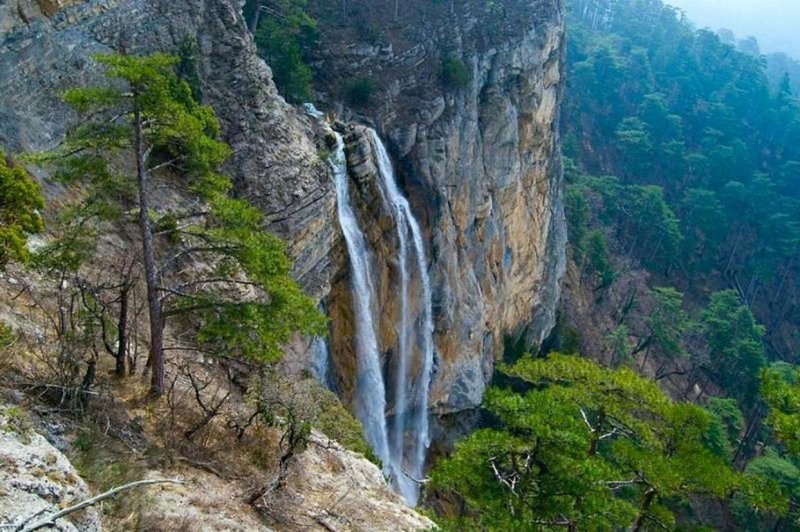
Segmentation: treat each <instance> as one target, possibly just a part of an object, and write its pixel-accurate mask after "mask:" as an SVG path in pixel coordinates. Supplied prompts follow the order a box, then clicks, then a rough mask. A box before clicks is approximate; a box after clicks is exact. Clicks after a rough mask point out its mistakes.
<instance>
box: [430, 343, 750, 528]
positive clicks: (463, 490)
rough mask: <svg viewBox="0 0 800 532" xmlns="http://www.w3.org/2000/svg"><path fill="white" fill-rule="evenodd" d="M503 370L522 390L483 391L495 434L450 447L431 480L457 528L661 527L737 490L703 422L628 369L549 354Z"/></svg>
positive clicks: (704, 416)
mask: <svg viewBox="0 0 800 532" xmlns="http://www.w3.org/2000/svg"><path fill="white" fill-rule="evenodd" d="M504 371H506V372H507V374H508V376H510V377H513V378H515V379H518V380H519V385H517V386H515V388H514V390H520V389H525V390H527V391H525V392H518V391H514V390H511V389H498V388H493V389H491V390H490V391H489V392H488V393H487V396H486V403H485V407H486V408H487V409H488V410H489V411H490V412H491V413H492V414H493V415H494V416H496V418H497V423H496V428H489V429H483V430H479V431H477V432H476V433H474V434H473V435H471V436H469V437H468V438H466V439H465V440H463V441H461V442H459V443H458V444H457V446H456V451H455V452H454V453H453V455H452V456H451V457H448V458H446V459H444V460H442V461H441V462H439V464H437V466H436V467H435V468H434V471H433V473H432V479H433V484H434V486H435V487H437V488H439V489H444V490H447V491H450V492H452V493H454V494H457V495H458V496H459V497H460V498H462V499H463V501H464V503H465V504H466V507H467V512H466V513H464V514H463V515H460V516H449V517H450V518H455V519H456V521H457V522H458V523H459V525H461V526H463V527H464V528H467V529H471V528H479V529H480V528H487V527H488V528H490V529H496V530H517V529H520V527H521V526H522V525H521V524H522V523H527V524H535V525H536V527H537V528H541V529H545V530H549V529H555V528H558V527H561V526H568V525H569V526H573V527H576V528H577V529H581V530H584V529H585V530H598V529H599V530H607V529H621V528H625V527H627V526H630V525H631V524H632V523H633V522H634V521H638V520H640V519H641V520H643V521H644V522H647V521H652V522H661V523H666V524H667V526H669V524H670V523H673V522H674V518H673V517H672V512H673V510H674V504H675V502H676V501H679V500H685V499H686V498H687V497H689V496H690V495H691V496H713V497H724V496H726V495H728V494H730V493H732V491H733V490H734V489H735V488H736V486H737V485H738V476H737V475H736V474H735V473H734V472H733V471H732V470H731V469H730V468H729V467H728V466H727V465H726V464H725V462H724V460H723V459H721V458H720V457H718V456H716V455H715V454H714V452H713V450H712V449H710V448H709V447H708V446H707V445H706V443H705V435H706V433H707V431H708V429H709V426H710V424H711V422H712V416H711V415H710V414H709V413H708V412H706V411H704V410H703V409H702V408H700V407H697V406H694V405H689V404H683V403H674V402H672V401H670V400H669V398H667V397H666V395H665V394H664V393H663V392H662V391H661V390H660V389H659V388H658V386H657V385H656V384H655V383H654V382H652V381H649V380H646V379H644V378H642V377H639V376H638V375H636V374H635V373H634V372H633V371H630V370H627V369H620V370H609V369H603V368H601V367H599V366H597V365H596V364H594V363H593V362H590V361H588V360H585V359H581V358H577V357H571V356H565V355H559V354H552V355H550V356H549V357H548V358H547V359H532V358H525V359H523V360H521V361H520V362H518V363H517V364H515V365H513V366H510V367H505V368H504ZM523 385H524V386H523Z"/></svg>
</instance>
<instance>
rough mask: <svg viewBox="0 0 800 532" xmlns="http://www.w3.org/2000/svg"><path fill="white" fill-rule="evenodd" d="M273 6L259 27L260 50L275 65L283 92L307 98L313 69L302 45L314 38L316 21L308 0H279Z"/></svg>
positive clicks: (290, 96) (297, 99) (296, 98)
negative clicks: (308, 10)
mask: <svg viewBox="0 0 800 532" xmlns="http://www.w3.org/2000/svg"><path fill="white" fill-rule="evenodd" d="M270 7H271V10H270V11H269V12H266V13H264V14H263V15H262V16H261V18H260V21H259V24H258V28H257V29H256V34H255V40H256V45H257V46H258V51H259V53H260V54H261V56H262V57H263V58H264V59H265V60H266V61H267V64H268V65H269V66H270V68H271V69H272V76H273V80H274V81H275V85H276V86H277V87H278V90H279V91H280V92H281V94H282V95H283V96H284V97H285V98H286V99H287V100H289V101H291V102H303V101H308V100H310V99H311V98H312V78H313V73H312V71H311V67H309V66H308V64H306V62H305V59H304V57H303V49H304V47H308V46H309V45H310V43H311V42H313V40H314V38H315V29H316V25H317V23H316V21H315V20H314V19H313V18H311V17H310V16H309V15H308V14H307V13H306V1H305V0H277V1H275V2H271V5H270Z"/></svg>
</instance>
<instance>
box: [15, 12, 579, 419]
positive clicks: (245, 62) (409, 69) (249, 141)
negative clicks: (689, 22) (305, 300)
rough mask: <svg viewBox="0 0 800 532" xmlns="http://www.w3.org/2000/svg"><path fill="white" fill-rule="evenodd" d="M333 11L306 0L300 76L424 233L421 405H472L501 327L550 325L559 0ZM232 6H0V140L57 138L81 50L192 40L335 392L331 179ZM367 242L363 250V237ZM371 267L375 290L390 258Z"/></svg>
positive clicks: (347, 371) (381, 220) (342, 366)
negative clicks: (305, 307) (387, 165)
mask: <svg viewBox="0 0 800 532" xmlns="http://www.w3.org/2000/svg"><path fill="white" fill-rule="evenodd" d="M345 4H346V5H347V6H348V12H347V13H346V14H345V17H344V20H345V21H346V24H342V22H341V21H342V18H341V17H339V14H338V13H336V11H337V10H338V7H339V3H338V2H337V3H331V2H328V1H327V0H315V1H313V2H311V6H312V8H313V9H314V10H315V15H316V16H317V17H318V18H319V20H320V33H321V37H320V46H319V52H318V57H317V58H315V61H314V65H313V66H314V67H315V70H316V71H317V72H318V79H317V87H318V88H319V89H320V90H321V91H322V92H321V94H320V96H321V99H322V100H323V102H325V103H326V104H327V106H328V107H329V108H330V109H334V110H336V111H337V112H338V114H339V115H340V116H341V117H342V118H344V119H347V120H350V121H352V122H366V123H371V124H373V125H375V126H376V127H377V129H378V130H379V131H380V133H381V134H382V136H383V137H384V138H385V139H386V140H387V143H388V144H389V147H390V149H391V151H392V154H393V156H394V158H395V160H396V162H397V163H398V174H399V178H400V181H401V183H400V184H401V186H402V188H403V189H404V191H405V193H406V194H407V196H408V197H409V200H410V201H411V204H412V206H413V209H414V211H415V213H416V214H417V216H418V217H419V219H420V222H421V225H422V226H423V228H424V230H425V232H426V237H427V238H426V240H427V241H428V242H429V243H430V246H429V255H430V260H431V264H432V266H431V277H432V281H433V288H434V314H435V323H436V333H435V335H436V338H435V342H436V348H437V349H436V350H437V360H436V377H435V381H434V389H433V403H432V404H433V405H434V407H435V409H436V410H437V411H438V412H440V413H446V412H452V411H458V410H461V409H465V408H470V407H474V406H476V405H478V404H479V403H480V400H481V398H482V395H483V391H484V388H485V383H486V382H487V380H488V378H489V376H490V374H491V368H492V366H493V362H494V360H495V359H496V357H497V356H498V354H499V353H500V352H501V349H502V344H503V340H504V335H506V334H509V335H512V336H517V337H519V336H520V335H523V334H524V335H526V337H527V340H528V341H529V343H531V344H535V343H537V342H539V341H540V340H541V339H542V337H543V336H544V335H545V334H546V333H547V331H548V330H549V329H550V327H551V326H552V323H553V313H554V309H555V307H556V300H557V297H558V280H559V278H560V276H561V275H562V272H563V268H564V266H563V264H564V255H563V254H564V240H565V226H564V221H563V212H562V206H561V198H560V176H561V168H560V166H561V164H560V159H559V155H558V152H559V150H558V137H557V122H558V104H559V101H560V93H561V89H562V66H563V53H564V47H563V36H564V28H563V19H562V9H563V5H562V4H563V2H562V0H502V1H496V2H485V1H483V0H459V1H456V0H453V1H450V2H433V1H431V0H409V1H406V2H402V3H401V4H400V6H399V7H400V9H399V11H398V14H397V20H395V15H394V9H393V8H394V3H393V2H388V1H383V0H381V1H379V2H373V1H367V0H349V1H348V2H345ZM240 9H241V2H240V1H238V0H184V1H183V2H165V1H163V0H7V1H5V2H3V3H2V5H0V145H2V146H4V147H5V148H7V149H9V150H11V151H19V150H32V149H33V150H35V149H42V148H46V147H50V146H53V145H54V144H55V143H57V142H58V141H59V140H60V139H61V138H62V136H63V134H64V132H65V131H66V129H67V128H68V127H69V126H70V124H72V123H74V118H75V117H74V116H73V115H72V114H71V113H70V111H69V110H68V108H67V107H66V106H64V105H63V104H62V103H61V102H60V101H59V99H58V94H59V93H60V92H61V91H62V90H63V89H65V88H68V87H71V86H75V85H85V84H91V83H97V82H99V81H100V80H101V73H100V71H99V70H98V68H97V67H96V65H95V64H94V63H93V61H92V60H91V54H93V53H97V52H107V51H111V50H118V51H127V52H130V53H147V52H152V51H156V50H159V51H170V50H175V49H176V48H177V47H178V45H179V43H181V41H182V40H183V39H185V38H186V37H190V38H193V39H195V40H196V41H197V43H198V45H199V48H200V54H199V65H198V66H199V70H200V76H201V78H202V82H203V90H204V94H205V100H206V103H209V104H211V105H212V106H213V107H214V109H215V111H216V112H217V115H218V116H219V117H220V120H221V123H222V127H223V133H224V137H225V139H226V140H227V141H228V142H229V143H230V144H231V145H232V147H233V149H234V155H233V157H232V158H231V160H230V161H229V163H228V168H227V170H228V171H229V173H230V174H231V175H233V176H234V178H235V180H236V183H237V186H238V189H239V191H240V192H241V193H243V194H244V195H246V196H248V197H250V198H252V199H253V200H254V201H255V202H256V203H257V204H258V205H259V206H260V207H261V208H262V209H263V210H264V212H265V213H266V215H267V219H268V221H269V229H271V230H273V231H275V232H276V233H278V234H279V235H281V236H283V237H284V238H285V239H286V240H287V242H288V245H289V251H290V253H291V255H292V256H293V258H294V259H295V263H296V271H295V273H296V275H297V276H298V278H299V279H300V280H301V282H302V283H303V284H304V286H305V287H306V288H307V289H309V290H310V291H311V292H312V293H313V294H315V295H316V296H317V297H320V298H325V299H326V300H327V301H328V303H329V305H330V308H331V313H332V318H333V320H334V325H336V326H337V327H335V329H336V331H339V333H337V334H335V335H334V343H333V345H332V347H333V349H332V351H333V352H334V355H335V357H336V360H335V366H336V367H338V369H339V370H340V371H339V377H340V381H341V382H340V385H341V387H342V389H343V390H344V391H345V392H346V391H347V390H348V389H350V388H352V382H353V379H354V378H355V363H354V359H353V357H354V355H353V353H352V347H350V346H351V345H352V338H349V337H348V336H347V334H346V333H347V331H348V329H349V330H350V331H352V326H348V320H350V321H352V316H351V315H350V316H348V313H349V311H348V310H347V309H349V308H351V305H349V303H348V302H349V297H350V296H349V291H348V289H347V282H348V279H347V257H346V254H345V252H344V246H343V245H342V243H341V235H340V230H339V228H338V226H337V224H336V222H335V220H336V216H335V194H334V191H333V184H332V182H331V178H330V175H329V172H328V170H327V166H326V164H325V162H324V161H323V160H322V159H321V158H320V156H319V155H318V146H317V140H316V139H318V138H319V135H318V132H316V131H314V128H315V126H314V124H312V122H311V121H309V119H308V118H307V117H306V116H305V114H304V113H302V112H301V111H298V110H297V109H296V108H294V107H292V106H289V105H287V104H286V103H285V102H284V101H283V99H282V98H281V97H280V96H279V95H278V94H277V91H276V89H275V85H274V84H273V83H272V80H271V72H270V70H269V68H268V67H267V66H266V65H265V64H264V63H263V61H261V60H260V59H258V58H257V56H256V54H255V47H254V44H253V41H252V39H251V38H250V36H249V34H248V33H247V31H246V28H245V26H244V22H243V21H242V18H241V13H240ZM446 57H450V58H456V59H458V60H460V61H462V62H463V63H464V65H465V66H466V67H467V69H468V71H469V73H470V78H471V80H470V81H469V83H468V84H467V85H466V86H464V87H455V86H449V87H448V86H445V84H443V83H442V80H441V65H442V62H443V59H445V58H446ZM358 78H371V79H373V80H374V81H375V82H376V84H377V91H376V92H375V94H373V95H372V98H371V103H369V104H367V105H366V106H364V107H357V106H355V105H352V104H348V105H347V106H345V105H342V102H345V101H347V100H348V98H347V92H348V91H347V90H346V88H347V86H348V82H351V81H352V80H354V79H358ZM360 142H361V141H359V133H358V132H353V135H352V137H351V138H350V139H349V146H350V149H349V154H348V156H349V158H350V159H353V158H354V157H355V159H358V157H359V156H358V150H357V146H358V145H359V143H360ZM361 144H362V146H363V143H361ZM362 151H363V150H362ZM362 155H363V158H364V159H365V160H364V161H363V163H364V164H362V165H361V167H360V168H353V171H354V174H355V177H356V178H357V179H360V180H361V183H362V184H363V185H362V186H361V189H362V190H360V193H363V194H366V195H362V196H360V197H362V199H363V200H364V201H363V204H362V205H361V210H362V213H361V214H362V218H363V219H364V220H373V221H374V222H373V223H372V225H371V226H370V239H371V240H372V242H373V244H376V243H379V242H381V241H385V240H386V239H388V238H390V236H389V235H391V234H392V231H391V228H390V227H389V226H387V225H386V224H388V223H389V221H388V219H387V217H386V216H385V215H384V214H381V213H380V212H379V211H377V210H376V205H375V202H374V201H373V202H372V203H370V200H369V193H370V192H369V189H370V186H373V185H370V184H369V183H370V180H373V181H374V178H375V176H374V168H375V165H374V164H373V163H371V162H370V161H368V160H366V159H368V157H369V154H366V153H362ZM354 164H355V165H356V166H358V164H357V163H354ZM373 192H374V187H373ZM373 196H374V195H373ZM370 216H371V217H370ZM374 247H375V249H377V250H378V251H377V253H378V254H380V253H381V251H380V250H381V246H374ZM384 247H385V248H386V249H388V248H389V247H390V246H388V245H386V246H384ZM377 258H378V259H385V258H386V257H381V256H379V257H377ZM382 275H384V277H386V279H387V282H386V283H385V285H386V286H387V287H388V286H389V285H390V283H389V282H388V278H389V276H391V275H392V270H391V265H389V266H388V267H387V268H386V269H385V271H384V273H383V274H382ZM381 299H382V313H383V315H384V319H383V320H382V322H383V323H384V324H385V325H384V328H383V330H381V332H380V336H381V337H382V339H383V340H384V343H385V345H389V344H391V343H392V338H393V335H394V332H393V325H392V324H393V323H395V322H396V320H395V319H394V318H396V313H397V304H396V301H394V299H393V298H392V294H391V293H390V292H389V290H388V288H387V289H384V290H383V294H382V296H381ZM337 337H338V338H339V339H338V340H337Z"/></svg>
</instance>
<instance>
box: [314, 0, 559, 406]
mask: <svg viewBox="0 0 800 532" xmlns="http://www.w3.org/2000/svg"><path fill="white" fill-rule="evenodd" d="M347 4H349V5H348V8H347V9H348V12H347V13H341V12H339V13H333V12H332V11H333V8H332V7H331V6H329V5H328V3H327V2H321V1H320V2H312V8H313V9H314V10H316V15H317V16H318V18H319V19H320V20H321V21H322V22H323V24H322V26H321V41H322V42H321V46H319V50H320V52H319V54H318V57H317V58H316V63H315V69H316V72H317V73H318V80H317V82H318V87H319V88H320V89H321V90H322V91H323V94H322V95H321V96H322V97H323V99H324V100H326V101H327V102H328V105H329V106H330V107H332V108H334V109H336V110H337V113H338V114H339V115H341V116H343V117H345V118H347V119H349V120H351V121H354V122H359V121H360V122H367V123H372V124H374V125H376V126H377V128H378V130H379V131H380V132H381V133H382V134H383V136H384V137H385V138H386V139H387V140H388V143H389V144H390V147H391V148H392V151H393V155H394V157H395V159H396V162H397V164H398V167H399V168H398V170H399V172H398V173H399V178H400V179H401V180H402V181H403V185H404V189H405V193H406V194H407V195H408V197H409V199H410V201H411V203H412V205H413V208H414V211H415V213H416V215H417V217H418V218H420V219H421V221H422V224H423V226H424V228H425V230H426V232H427V236H428V238H429V241H430V242H432V247H431V249H430V254H431V260H432V265H431V268H432V271H431V276H432V279H433V289H434V294H433V298H434V301H433V304H434V314H435V326H436V331H435V343H436V350H437V361H436V363H437V368H436V371H437V373H436V376H435V379H434V388H433V392H432V401H431V403H432V405H433V406H434V409H435V411H436V412H438V413H447V412H453V411H458V410H463V409H467V408H471V407H474V406H476V405H478V404H479V403H480V401H481V398H482V396H483V391H484V388H485V384H486V382H488V379H489V378H490V376H491V371H492V367H493V363H494V361H495V360H496V358H497V357H498V355H499V354H501V352H502V348H503V344H504V340H505V337H506V335H507V336H509V337H512V338H515V339H518V338H520V337H522V336H523V335H524V336H525V340H526V343H527V344H528V345H537V344H539V343H540V342H541V341H542V340H543V338H544V336H545V335H546V334H547V333H548V332H549V330H550V329H551V328H552V326H553V324H554V311H555V306H556V302H557V299H558V282H559V279H560V277H561V276H562V275H563V272H564V269H565V257H564V247H565V242H566V229H565V223H564V215H563V207H562V201H561V161H560V155H559V152H560V150H559V139H558V119H559V102H560V99H561V92H562V87H563V82H562V80H563V67H564V46H563V41H564V21H563V18H562V9H563V5H562V2H561V1H560V0H535V1H516V0H509V1H505V2H482V1H481V2H478V1H460V2H438V3H437V2H430V1H422V0H420V1H415V2H403V3H402V4H401V5H400V6H399V8H398V11H397V12H396V13H395V11H394V4H393V3H391V2H378V3H373V2H360V1H350V2H348V3H347ZM326 21H327V22H326ZM448 64H449V66H450V68H459V66H458V65H460V68H463V69H464V70H465V72H466V73H467V77H468V80H466V82H464V83H462V84H460V85H459V84H456V83H453V82H452V80H448V79H447V76H448V75H451V76H452V72H446V71H445V70H446V68H447V65H448ZM453 65H457V66H455V67H454V66H453ZM354 80H356V81H360V82H361V83H362V84H365V85H368V86H371V87H374V88H375V92H374V94H371V95H368V99H367V98H363V95H362V98H361V101H355V100H356V99H355V98H354V94H353V86H354V85H353V84H354ZM348 101H349V103H347V105H344V104H342V102H348ZM357 137H358V135H357V134H356V135H355V136H354V137H353V138H351V139H350V142H349V155H348V157H349V159H350V162H351V173H353V174H354V175H353V177H354V180H355V182H356V183H357V188H358V189H359V193H360V194H361V198H362V204H363V205H364V209H367V210H370V211H371V212H372V214H365V215H364V218H371V219H373V220H378V223H377V224H375V225H374V226H373V227H372V228H371V229H370V230H369V231H368V232H369V236H370V239H371V240H372V244H373V249H376V250H377V251H376V253H377V254H378V255H380V253H381V249H382V245H381V240H382V239H383V240H384V241H385V239H386V238H387V236H386V235H388V234H390V233H389V232H388V231H387V230H386V228H385V227H384V225H385V224H383V223H382V220H385V216H381V215H380V213H378V214H377V215H376V211H375V201H374V196H375V195H374V193H373V192H371V191H370V190H371V188H374V187H370V186H369V183H370V182H371V181H374V179H375V175H374V173H375V164H374V163H373V162H370V161H368V160H367V161H365V160H364V159H365V157H366V158H368V157H369V155H366V156H365V155H364V153H365V151H366V150H365V149H364V148H363V141H360V140H359V139H358V138H357ZM383 258H386V257H383ZM375 262H376V263H377V264H385V263H386V262H387V261H385V260H384V261H382V260H380V259H379V260H376V261H375ZM379 277H380V275H379ZM342 283H347V279H346V278H344V277H341V276H340V277H338V278H337V279H336V281H335V282H334V287H333V292H332V293H333V294H334V296H336V297H338V296H337V294H346V288H344V287H342V286H341V284H342ZM336 297H334V300H335V299H336ZM394 299H396V298H394V297H393V295H392V294H390V293H389V294H386V293H385V294H383V299H382V302H381V303H382V304H381V312H382V314H383V315H384V316H385V318H384V319H383V320H382V327H383V329H384V330H381V331H380V336H381V338H384V339H387V342H384V344H387V343H388V344H389V345H391V338H392V336H393V335H394V331H393V328H394V324H395V323H397V320H396V319H391V315H392V313H393V312H396V307H397V304H396V302H395V301H394ZM343 300H346V297H344V298H343ZM333 307H336V304H335V301H334V303H333ZM339 314H346V312H341V313H339V312H337V313H336V315H335V316H334V320H335V321H336V319H337V318H338V315H339ZM340 328H341V329H344V331H345V332H344V333H343V334H336V331H334V339H333V340H334V344H333V353H334V363H335V365H336V366H337V367H339V368H340V370H341V371H340V372H339V374H340V379H341V380H342V381H343V382H342V383H341V385H342V386H341V387H342V389H343V390H345V391H346V390H348V389H349V388H350V387H351V386H352V375H353V373H352V368H353V365H354V362H353V361H352V354H351V353H350V352H349V350H348V346H347V345H345V344H346V340H345V338H346V336H347V332H346V331H347V330H349V329H348V327H347V320H346V318H342V322H341V327H340Z"/></svg>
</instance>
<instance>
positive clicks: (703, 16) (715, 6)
mask: <svg viewBox="0 0 800 532" xmlns="http://www.w3.org/2000/svg"><path fill="white" fill-rule="evenodd" d="M665 1H666V3H668V4H672V5H674V6H676V7H680V8H682V9H684V10H685V11H686V13H687V14H688V15H689V18H690V19H691V20H692V21H694V22H695V24H696V25H697V27H698V28H704V27H709V28H711V29H714V30H716V29H718V28H728V29H730V30H733V32H734V33H735V34H736V36H737V37H739V38H743V37H747V36H748V35H753V36H754V37H756V38H757V39H758V42H759V44H760V45H761V51H762V52H786V53H787V54H789V55H792V56H794V57H795V58H797V59H800V0H665Z"/></svg>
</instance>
